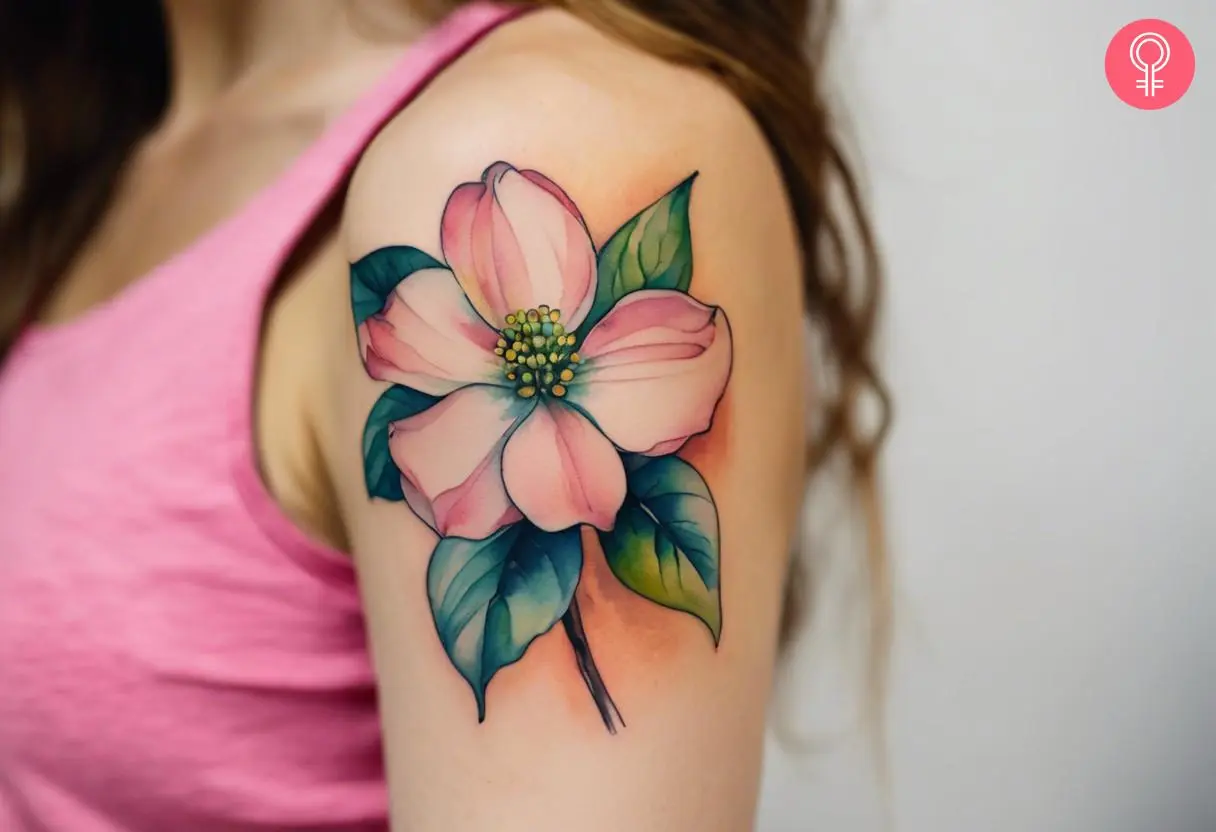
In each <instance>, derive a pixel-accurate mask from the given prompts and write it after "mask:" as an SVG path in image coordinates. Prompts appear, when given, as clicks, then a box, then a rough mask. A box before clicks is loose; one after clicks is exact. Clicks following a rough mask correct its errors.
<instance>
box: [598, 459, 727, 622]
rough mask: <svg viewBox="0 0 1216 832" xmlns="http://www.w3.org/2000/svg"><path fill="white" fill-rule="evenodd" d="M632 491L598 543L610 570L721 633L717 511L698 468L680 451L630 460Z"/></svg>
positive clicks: (628, 478) (636, 588) (635, 588)
mask: <svg viewBox="0 0 1216 832" xmlns="http://www.w3.org/2000/svg"><path fill="white" fill-rule="evenodd" d="M625 467H626V482H627V486H628V487H627V493H626V496H625V503H624V505H623V506H621V511H620V513H619V514H617V518H616V525H615V526H614V527H613V529H612V531H610V532H600V533H599V538H600V543H601V544H602V545H603V547H604V556H605V557H606V558H607V560H608V566H609V567H611V569H612V573H613V574H614V575H616V576H617V578H618V579H619V580H620V581H621V583H623V584H624V585H625V586H627V587H629V589H631V590H633V591H634V592H636V593H637V594H639V595H641V596H642V597H643V598H649V599H650V600H651V601H654V602H655V603H656V604H662V605H663V606H665V607H670V608H671V609H673V610H680V611H682V612H686V613H689V614H691V615H694V616H696V617H697V618H699V619H701V621H703V622H704V623H705V626H706V627H708V628H709V632H710V633H711V634H712V635H713V637H714V644H717V643H718V640H719V639H720V638H721V637H722V602H721V597H720V594H719V586H718V583H719V574H718V573H719V544H718V509H717V507H716V506H715V505H714V500H713V496H712V495H711V494H710V493H709V486H707V485H706V484H705V480H704V479H703V478H702V477H701V475H700V474H699V473H698V472H697V469H696V468H694V467H692V466H691V465H689V464H688V463H687V462H685V461H684V460H682V459H680V458H679V457H676V456H664V457H657V458H648V457H643V456H630V457H628V458H626V466H625Z"/></svg>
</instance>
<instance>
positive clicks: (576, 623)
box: [562, 598, 625, 734]
mask: <svg viewBox="0 0 1216 832" xmlns="http://www.w3.org/2000/svg"><path fill="white" fill-rule="evenodd" d="M562 626H563V627H565V628H566V636H567V637H568V638H569V639H570V646H571V647H573V648H574V658H575V660H576V661H577V662H578V671H579V673H581V674H582V676H583V681H584V682H585V683H586V685H587V690H589V691H590V692H591V698H592V700H594V701H595V707H596V708H597V709H598V710H599V712H600V719H602V720H604V727H605V728H607V729H608V733H609V734H615V733H616V728H617V725H618V724H619V725H620V726H621V727H622V728H624V727H625V720H624V719H622V718H621V712H620V711H619V710H617V707H616V703H615V702H613V701H612V695H611V694H609V693H608V688H607V687H606V686H605V685H604V677H603V676H601V675H600V669H599V668H598V667H596V665H595V658H594V657H593V656H592V655H591V645H589V644H588V643H587V631H586V630H584V629H583V615H582V613H581V612H580V611H579V608H578V599H577V598H572V599H570V609H568V610H566V614H565V615H563V616H562Z"/></svg>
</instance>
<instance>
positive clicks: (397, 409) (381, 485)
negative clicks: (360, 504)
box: [363, 384, 439, 501]
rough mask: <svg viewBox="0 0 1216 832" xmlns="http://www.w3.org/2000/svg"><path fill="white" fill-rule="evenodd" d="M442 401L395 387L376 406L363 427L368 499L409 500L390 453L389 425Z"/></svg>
mask: <svg viewBox="0 0 1216 832" xmlns="http://www.w3.org/2000/svg"><path fill="white" fill-rule="evenodd" d="M438 401H439V397H438V396H431V395H428V394H426V393H421V392H419V391H417V390H415V389H413V388H412V387H405V386H404V385H401V384H395V385H393V386H392V387H390V388H388V389H387V390H385V391H384V393H383V395H381V396H380V398H379V399H377V400H376V403H375V404H374V405H372V410H371V413H369V414H368V416H367V424H366V425H365V426H364V427H363V478H364V481H365V482H366V484H367V496H368V497H380V498H381V499H384V500H398V501H400V500H404V499H405V495H404V494H403V493H402V491H401V472H400V471H398V470H397V466H396V464H395V463H394V462H393V458H392V456H390V455H389V451H388V426H389V425H390V424H391V423H393V422H399V421H400V420H402V419H408V418H409V417H411V416H414V415H417V414H419V413H421V412H422V411H424V410H426V409H427V408H428V407H430V406H432V405H434V404H436V403H437V402H438Z"/></svg>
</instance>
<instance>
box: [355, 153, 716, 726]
mask: <svg viewBox="0 0 1216 832" xmlns="http://www.w3.org/2000/svg"><path fill="white" fill-rule="evenodd" d="M695 179H696V175H695V174H694V175H693V176H691V177H689V178H688V179H686V180H685V181H684V182H682V183H680V184H679V185H677V186H676V187H675V188H673V189H672V190H671V191H669V192H668V193H667V194H666V195H665V196H663V197H662V198H660V199H659V200H658V201H656V202H655V203H654V204H652V205H650V206H649V207H647V208H646V209H645V210H643V211H642V212H641V213H639V214H637V215H636V216H635V217H634V218H633V219H631V220H630V221H629V222H627V223H625V225H624V226H622V227H621V228H620V229H619V230H618V231H617V232H616V233H615V234H613V235H612V236H611V237H610V238H609V239H608V241H607V242H606V243H604V245H603V246H602V247H601V248H600V249H599V250H598V251H597V250H596V247H595V245H594V243H593V242H592V240H591V236H590V234H589V233H588V231H587V227H586V224H585V223H584V221H583V217H582V214H581V213H580V212H579V209H578V207H577V206H576V205H575V204H574V202H573V201H572V200H571V199H570V197H569V196H568V195H567V194H566V193H565V192H564V191H563V190H562V189H561V188H560V187H558V186H557V185H556V184H555V183H554V182H552V181H551V180H550V179H548V178H546V177H545V176H544V175H543V174H541V173H538V172H537V171H534V170H516V169H515V168H513V167H512V166H511V165H509V164H507V163H505V162H497V163H495V164H493V165H491V166H490V167H489V168H487V169H486V171H485V172H484V173H483V175H482V178H481V181H479V182H467V183H465V184H463V185H460V186H459V187H458V188H456V190H455V191H453V192H452V194H451V196H450V198H449V199H448V202H447V206H446V207H445V209H444V212H443V219H442V224H441V245H442V249H443V261H440V260H438V259H436V258H434V257H432V256H431V255H429V254H427V253H425V252H423V251H421V250H419V249H417V248H413V247H411V246H390V247H387V248H381V249H377V250H376V251H373V252H371V253H370V254H368V255H367V256H365V257H364V258H362V259H361V260H359V261H358V262H356V263H354V264H353V265H352V267H351V291H352V306H353V309H354V315H355V325H356V327H357V329H358V338H359V348H360V353H361V355H362V358H363V364H364V367H365V368H366V370H367V373H368V374H369V375H370V376H371V377H372V378H373V379H376V380H379V381H385V382H390V383H391V384H392V386H391V387H389V388H388V390H387V391H385V392H384V394H383V395H382V396H381V397H380V399H379V400H378V401H377V403H376V404H375V405H374V406H373V408H372V411H371V414H370V416H369V418H368V422H367V426H366V429H365V431H364V437H363V457H364V471H365V475H366V482H367V488H368V494H369V495H370V496H371V497H373V498H379V499H385V500H391V501H399V502H404V503H405V504H406V505H407V506H408V507H409V508H410V510H412V511H413V513H414V514H415V515H417V516H418V518H419V519H421V520H422V521H423V522H425V523H426V524H427V525H429V526H430V527H431V528H432V529H434V530H435V532H436V533H437V534H438V535H439V536H440V540H439V543H438V544H437V546H436V548H435V551H434V552H433V554H432V555H431V562H430V566H429V568H428V573H427V584H428V587H427V589H428V595H429V599H430V604H431V611H432V615H433V617H434V621H435V626H436V630H437V632H438V634H439V638H440V641H441V642H442V643H443V646H444V649H445V651H446V652H447V654H448V656H449V658H450V659H451V661H452V663H453V665H454V666H455V668H456V669H457V670H458V671H459V672H460V674H461V675H462V676H463V677H464V678H465V680H466V681H467V682H468V683H469V685H470V687H471V688H472V690H473V693H474V697H475V699H476V703H477V709H478V717H479V719H482V720H484V719H485V711H486V702H485V695H486V687H487V685H488V684H489V682H490V680H491V678H492V677H493V676H494V674H495V673H497V671H498V670H500V669H502V668H503V667H506V666H507V665H509V664H512V663H514V662H516V661H518V660H519V659H520V658H522V657H523V654H524V652H525V651H526V650H527V648H528V646H529V645H530V644H531V642H532V641H533V640H534V639H535V638H537V637H538V636H540V635H543V634H544V633H546V632H548V631H549V630H550V629H551V628H552V627H553V626H555V625H556V624H557V623H558V622H559V621H561V622H562V625H563V627H564V628H565V631H566V633H567V635H568V636H569V638H570V641H571V645H572V647H573V649H574V652H575V657H576V659H577V661H578V665H579V669H580V672H581V673H582V676H583V679H584V681H585V682H586V683H587V686H588V689H589V691H590V693H591V695H592V698H593V700H594V701H595V704H596V706H597V708H598V710H599V713H600V716H601V718H602V719H603V721H604V724H605V726H606V727H607V728H608V730H609V731H612V732H614V733H615V731H616V729H617V726H618V725H623V724H624V723H623V720H622V719H621V716H620V713H619V711H618V710H617V708H616V705H615V703H613V701H612V698H611V696H610V695H609V694H608V691H607V688H606V686H605V684H604V681H603V679H602V677H601V676H600V673H599V670H598V668H597V667H596V665H595V661H594V658H593V657H592V654H591V650H590V646H589V644H588V641H587V635H586V632H585V631H584V629H583V625H582V617H581V615H580V613H579V609H578V605H577V602H576V600H575V598H574V592H575V589H576V588H577V586H578V581H579V577H580V574H581V569H582V562H583V551H582V544H581V538H580V533H579V529H580V528H581V527H593V528H594V529H595V530H596V533H597V534H598V535H599V539H600V542H601V544H602V547H603V551H604V555H605V557H606V559H607V561H608V565H609V567H610V568H611V570H612V572H613V573H614V574H615V575H616V576H617V578H618V579H619V580H620V581H621V582H622V583H623V584H624V585H625V586H627V587H628V588H629V589H631V590H633V591H634V592H636V593H638V594H640V595H642V596H643V597H645V598H648V599H650V600H652V601H654V602H656V603H658V604H661V605H663V606H667V607H670V608H672V609H675V610H680V611H683V612H686V613H689V614H691V615H694V616H696V617H697V618H699V619H700V620H701V621H702V622H704V624H705V625H706V627H707V628H708V629H709V631H710V633H711V634H712V636H713V639H714V643H715V644H716V643H717V641H718V639H719V638H720V635H721V600H720V595H719V581H718V577H719V551H718V548H719V545H718V517H717V509H716V507H715V505H714V501H713V497H712V495H711V494H710V492H709V488H708V486H707V485H706V484H705V481H704V479H703V478H702V477H701V475H700V474H699V473H698V472H697V471H696V469H695V468H693V467H692V466H691V465H690V464H689V463H687V462H685V461H684V460H681V459H680V458H679V457H678V456H675V453H676V452H677V451H678V450H679V449H680V448H681V447H682V446H683V445H684V444H685V442H687V440H688V439H689V438H690V437H692V436H695V435H697V434H700V433H704V432H705V431H707V430H708V429H709V428H710V426H711V423H712V420H713V416H714V412H715V410H716V408H717V405H718V402H719V400H720V399H721V398H722V394H723V392H724V390H725V388H726V384H727V381H728V379H729V377H730V372H731V358H732V353H731V332H730V325H729V323H728V321H727V318H726V314H725V313H724V312H723V311H722V310H721V309H719V308H717V307H712V306H707V305H705V304H703V303H701V302H700V301H698V300H696V299H695V298H693V297H692V296H691V295H690V294H689V293H688V290H689V286H690V283H691V280H692V240H691V234H690V228H689V212H688V209H689V202H690V198H691V193H692V187H693V183H694V182H695Z"/></svg>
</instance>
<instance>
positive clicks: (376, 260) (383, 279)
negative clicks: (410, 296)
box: [350, 246, 447, 326]
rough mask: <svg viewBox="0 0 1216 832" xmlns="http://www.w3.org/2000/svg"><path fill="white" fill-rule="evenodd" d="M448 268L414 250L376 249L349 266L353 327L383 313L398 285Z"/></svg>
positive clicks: (395, 247) (410, 247) (396, 248)
mask: <svg viewBox="0 0 1216 832" xmlns="http://www.w3.org/2000/svg"><path fill="white" fill-rule="evenodd" d="M444 268H447V267H446V266H444V265H443V263H440V262H439V261H438V260H436V259H435V258H434V257H432V256H431V255H429V254H427V253H426V252H425V251H421V250H420V249H416V248H414V247H413V246H387V247H385V248H378V249H376V250H375V251H373V252H371V253H370V254H368V255H366V256H364V257H363V258H361V259H359V260H358V261H356V262H354V263H352V264H351V266H350V305H351V308H352V309H353V310H354V313H355V326H359V324H361V323H363V322H364V321H366V320H367V319H368V318H370V317H371V316H372V315H375V314H376V313H377V312H379V311H381V310H382V309H384V304H385V302H386V301H387V299H388V296H389V295H390V294H391V293H392V291H393V289H396V288H397V284H398V283H400V282H401V281H403V280H405V279H406V278H407V277H409V276H410V275H411V274H413V273H414V272H416V271H419V270H420V269H444Z"/></svg>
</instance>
